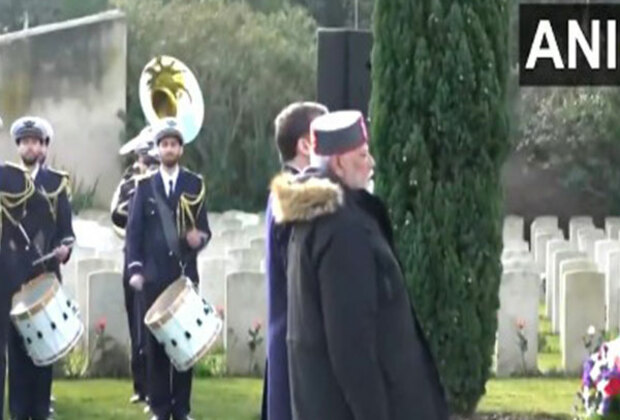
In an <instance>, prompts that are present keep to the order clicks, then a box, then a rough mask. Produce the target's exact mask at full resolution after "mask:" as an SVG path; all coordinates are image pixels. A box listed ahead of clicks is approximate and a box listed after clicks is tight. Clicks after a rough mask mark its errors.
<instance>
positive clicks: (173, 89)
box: [139, 55, 205, 144]
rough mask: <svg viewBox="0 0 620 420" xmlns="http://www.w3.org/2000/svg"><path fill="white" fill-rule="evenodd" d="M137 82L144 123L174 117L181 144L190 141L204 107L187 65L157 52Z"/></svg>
mask: <svg viewBox="0 0 620 420" xmlns="http://www.w3.org/2000/svg"><path fill="white" fill-rule="evenodd" d="M139 83H140V105H141V107H142V112H143V113H144V117H145V118H146V121H147V122H148V124H150V125H151V126H154V125H155V124H156V123H157V122H159V120H161V119H162V118H165V117H175V118H176V119H177V121H178V122H179V125H180V126H181V132H182V133H183V137H184V140H185V144H188V143H191V142H192V141H194V140H195V139H196V136H197V135H198V133H199V132H200V129H201V128H202V122H203V119H204V112H205V109H204V101H203V98H202V92H201V90H200V86H199V85H198V81H197V80H196V77H194V75H193V73H192V72H191V71H190V70H189V68H188V67H187V66H186V65H185V64H183V62H181V61H180V60H178V59H176V58H174V57H171V56H169V55H160V56H157V57H155V58H153V59H152V60H151V61H149V62H148V63H147V65H146V66H145V67H144V70H142V75H141V76H140V82H139Z"/></svg>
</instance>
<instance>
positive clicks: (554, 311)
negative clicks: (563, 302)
mask: <svg viewBox="0 0 620 420" xmlns="http://www.w3.org/2000/svg"><path fill="white" fill-rule="evenodd" d="M554 256H555V258H554V260H553V270H552V272H551V276H552V281H551V282H550V283H549V285H550V286H551V290H550V292H551V317H550V319H551V330H552V332H553V333H554V334H558V333H559V332H560V280H561V279H560V264H561V263H562V261H565V260H570V259H576V258H587V255H586V254H585V253H584V252H579V251H573V250H563V251H562V250H561V251H556V253H555V254H554Z"/></svg>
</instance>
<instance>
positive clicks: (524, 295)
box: [496, 271, 540, 377]
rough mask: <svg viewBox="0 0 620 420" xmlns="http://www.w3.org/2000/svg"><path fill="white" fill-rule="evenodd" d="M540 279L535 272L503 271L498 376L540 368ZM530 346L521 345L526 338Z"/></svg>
mask: <svg viewBox="0 0 620 420" xmlns="http://www.w3.org/2000/svg"><path fill="white" fill-rule="evenodd" d="M539 293H540V289H539V282H538V276H537V275H536V273H533V272H531V271H507V272H504V273H502V279H501V283H500V290H499V300H500V308H499V312H498V330H497V345H496V346H497V349H496V358H497V359H496V366H497V376H499V377H506V376H510V375H513V374H515V373H523V374H525V373H532V372H536V371H537V364H536V360H537V355H538V301H539V299H540V298H539ZM519 332H520V333H521V334H522V336H523V338H524V339H525V340H526V343H527V344H526V345H527V349H526V350H524V349H523V348H522V347H521V340H522V338H521V337H520V336H519Z"/></svg>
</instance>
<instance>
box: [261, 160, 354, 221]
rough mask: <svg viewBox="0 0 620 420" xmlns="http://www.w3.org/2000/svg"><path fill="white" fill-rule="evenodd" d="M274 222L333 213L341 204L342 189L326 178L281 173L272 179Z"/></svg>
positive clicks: (342, 200)
mask: <svg viewBox="0 0 620 420" xmlns="http://www.w3.org/2000/svg"><path fill="white" fill-rule="evenodd" d="M271 192H272V194H273V198H272V200H273V201H272V206H271V208H272V211H273V217H274V219H275V221H276V223H288V222H297V221H309V220H312V219H314V218H316V217H319V216H323V215H326V214H330V213H334V212H335V211H336V210H338V208H339V207H341V206H342V205H343V203H344V191H343V189H342V187H341V186H340V185H338V184H337V183H335V182H333V181H331V180H330V179H329V178H327V177H319V176H309V177H307V176H303V175H302V176H295V175H292V174H290V173H286V172H283V173H281V174H279V175H277V176H276V177H275V178H274V179H273V181H271Z"/></svg>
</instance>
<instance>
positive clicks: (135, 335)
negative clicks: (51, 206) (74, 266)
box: [110, 126, 159, 404]
mask: <svg viewBox="0 0 620 420" xmlns="http://www.w3.org/2000/svg"><path fill="white" fill-rule="evenodd" d="M136 140H142V141H136ZM130 142H132V144H135V148H134V149H133V153H134V154H135V155H136V161H135V162H134V163H133V164H132V165H131V166H129V167H128V168H127V169H126V170H125V172H124V173H123V176H122V178H121V181H120V183H119V184H118V186H117V187H116V191H115V192H114V195H113V198H112V203H111V209H110V210H111V212H110V213H111V219H112V225H113V227H114V229H115V231H116V232H117V234H118V235H119V236H121V237H123V238H124V239H125V245H124V246H123V257H124V261H123V292H124V295H125V311H126V312H127V323H128V326H129V338H130V344H131V376H132V379H133V395H132V396H131V398H130V399H129V402H130V403H132V404H136V403H139V402H146V401H147V397H148V396H147V389H146V385H147V384H146V382H147V377H146V349H145V346H146V344H145V343H146V339H145V337H146V330H145V328H146V327H145V326H144V322H143V319H144V315H145V312H146V309H145V308H144V302H143V299H142V296H141V294H140V292H138V291H136V290H134V288H133V287H131V286H130V285H129V270H128V269H127V248H128V246H127V242H126V241H127V237H126V235H125V229H126V227H127V220H128V219H129V203H130V201H131V199H132V197H133V195H134V193H135V191H136V185H137V180H138V178H140V177H142V176H143V175H144V174H146V173H147V172H149V171H157V169H158V166H159V151H158V150H157V147H156V146H155V143H154V142H153V133H152V129H151V127H150V126H148V127H147V128H145V129H143V130H142V132H140V134H139V135H138V138H134V139H132V140H130ZM123 147H124V148H125V146H123ZM122 152H123V148H121V154H122ZM127 153H129V152H127Z"/></svg>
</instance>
